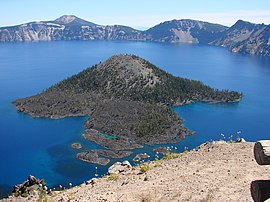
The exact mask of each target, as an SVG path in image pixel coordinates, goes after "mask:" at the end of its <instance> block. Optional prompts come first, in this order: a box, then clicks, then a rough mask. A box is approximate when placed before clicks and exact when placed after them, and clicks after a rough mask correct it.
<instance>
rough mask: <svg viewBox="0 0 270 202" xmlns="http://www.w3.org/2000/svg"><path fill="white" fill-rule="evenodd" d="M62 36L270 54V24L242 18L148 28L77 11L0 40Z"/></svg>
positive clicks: (1, 33)
mask: <svg viewBox="0 0 270 202" xmlns="http://www.w3.org/2000/svg"><path fill="white" fill-rule="evenodd" d="M58 40H133V41H153V42H165V43H201V44H209V45H216V46H222V47H226V48H228V49H229V50H230V51H232V52H236V53H238V52H239V53H243V54H251V55H263V56H269V55H270V25H265V24H254V23H250V22H246V21H243V20H238V21H237V22H236V23H235V24H234V25H233V26H231V27H226V26H223V25H220V24H214V23H209V22H203V21H198V20H190V19H182V20H171V21H165V22H162V23H160V24H158V25H155V26H154V27H151V28H149V29H148V30H145V31H140V30H137V29H133V28H132V27H129V26H124V25H98V24H95V23H93V22H89V21H86V20H83V19H81V18H78V17H76V16H74V15H63V16H61V17H59V18H57V19H56V20H52V21H40V22H30V23H25V24H21V25H17V26H11V27H2V28H0V42H26V41H58Z"/></svg>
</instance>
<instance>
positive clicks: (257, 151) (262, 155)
mask: <svg viewBox="0 0 270 202" xmlns="http://www.w3.org/2000/svg"><path fill="white" fill-rule="evenodd" d="M254 157H255V159H256V161H257V163H258V164H259V165H270V140H261V141H258V142H256V143H255V146H254Z"/></svg>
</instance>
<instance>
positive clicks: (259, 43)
mask: <svg viewBox="0 0 270 202" xmlns="http://www.w3.org/2000/svg"><path fill="white" fill-rule="evenodd" d="M210 44H213V45H218V46H223V47H227V48H229V49H230V50H231V51H232V52H239V53H244V54H252V55H264V56H270V25H264V24H253V23H250V22H245V21H243V20H238V21H237V22H236V23H235V24H234V25H233V26H232V27H230V28H229V29H227V30H226V31H225V32H224V34H223V36H222V37H220V38H218V39H216V40H214V41H213V42H211V43H210Z"/></svg>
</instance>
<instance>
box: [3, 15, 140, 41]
mask: <svg viewBox="0 0 270 202" xmlns="http://www.w3.org/2000/svg"><path fill="white" fill-rule="evenodd" d="M139 34H140V31H138V30H135V29H132V28H130V27H126V26H120V25H113V26H101V25H96V24H94V23H91V22H88V21H85V20H82V19H80V18H77V17H75V16H62V17H60V18H58V19H56V20H55V21H44V22H31V23H27V24H22V25H18V26H13V27H3V28H0V42H22V41H56V40H97V39H99V40H136V39H139Z"/></svg>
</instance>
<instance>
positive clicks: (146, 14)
mask: <svg viewBox="0 0 270 202" xmlns="http://www.w3.org/2000/svg"><path fill="white" fill-rule="evenodd" d="M1 1H2V2H1ZM0 2H1V4H0V5H1V6H0V27H3V26H11V25H17V24H23V23H26V22H32V21H46V20H54V19H56V18H58V17H60V16H62V15H76V16H77V17H80V18H82V19H85V20H87V21H90V22H94V23H96V24H100V25H114V24H119V25H127V26H131V27H134V28H137V29H146V28H149V27H152V26H154V25H157V24H159V23H161V22H164V21H168V20H173V19H194V20H202V21H207V22H212V23H219V24H223V25H227V26H231V25H233V24H234V23H235V22H236V21H237V20H238V19H242V20H246V21H250V22H253V23H265V24H270V0H131V1H130V0H94V1H93V0H0Z"/></svg>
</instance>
